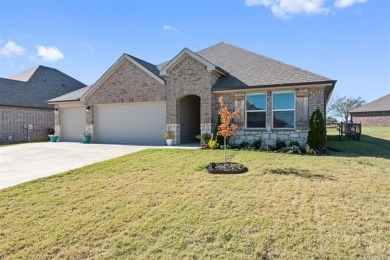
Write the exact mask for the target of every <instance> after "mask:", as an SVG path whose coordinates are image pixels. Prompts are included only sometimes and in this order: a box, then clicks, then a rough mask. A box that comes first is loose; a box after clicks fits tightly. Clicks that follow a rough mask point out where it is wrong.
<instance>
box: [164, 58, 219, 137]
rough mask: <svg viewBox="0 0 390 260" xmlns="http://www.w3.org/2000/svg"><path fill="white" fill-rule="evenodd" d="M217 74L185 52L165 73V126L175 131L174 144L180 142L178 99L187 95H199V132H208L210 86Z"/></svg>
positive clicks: (209, 122)
mask: <svg viewBox="0 0 390 260" xmlns="http://www.w3.org/2000/svg"><path fill="white" fill-rule="evenodd" d="M218 77H219V76H218V75H217V74H214V73H212V72H208V71H207V68H206V66H205V65H203V64H201V63H200V62H198V61H196V60H195V59H193V58H192V57H190V56H189V55H187V54H185V55H183V57H182V58H181V60H180V61H179V62H178V63H177V64H175V66H173V67H172V68H171V69H170V70H169V71H168V73H167V77H166V86H167V127H169V128H170V129H171V130H172V131H174V132H175V136H174V144H179V143H180V99H181V98H183V97H185V96H187V95H196V96H198V97H200V107H201V108H200V110H201V111H200V124H201V125H200V128H201V133H206V132H210V130H211V118H212V117H213V114H212V107H211V103H212V100H211V99H212V94H211V87H212V85H214V83H215V82H216V80H217V79H218Z"/></svg>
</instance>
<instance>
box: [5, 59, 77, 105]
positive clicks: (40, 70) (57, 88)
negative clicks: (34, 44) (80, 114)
mask: <svg viewBox="0 0 390 260" xmlns="http://www.w3.org/2000/svg"><path fill="white" fill-rule="evenodd" d="M82 87H85V84H83V83H81V82H80V81H78V80H76V79H74V78H72V77H70V76H68V75H66V74H65V73H63V72H61V71H59V70H56V69H53V68H49V67H45V66H38V67H35V68H32V69H29V70H27V71H23V72H21V73H19V74H16V75H14V76H12V77H9V78H0V93H1V95H0V105H3V106H21V107H34V108H52V105H49V104H47V103H46V102H45V101H47V100H49V99H52V98H55V97H58V96H60V95H63V94H65V93H69V92H71V91H74V90H76V89H79V88H82Z"/></svg>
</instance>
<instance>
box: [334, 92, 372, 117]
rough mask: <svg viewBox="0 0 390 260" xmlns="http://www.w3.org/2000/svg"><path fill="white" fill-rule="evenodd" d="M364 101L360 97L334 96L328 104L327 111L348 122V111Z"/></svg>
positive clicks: (359, 105)
mask: <svg viewBox="0 0 390 260" xmlns="http://www.w3.org/2000/svg"><path fill="white" fill-rule="evenodd" d="M365 103H366V101H364V100H363V99H362V98H361V97H358V98H352V97H347V96H343V97H339V96H335V97H334V98H332V99H331V101H330V103H329V105H328V112H329V113H330V114H332V115H333V116H336V117H341V118H342V120H343V122H348V117H349V113H350V112H351V111H352V110H354V109H355V108H358V107H361V106H362V105H364V104H365Z"/></svg>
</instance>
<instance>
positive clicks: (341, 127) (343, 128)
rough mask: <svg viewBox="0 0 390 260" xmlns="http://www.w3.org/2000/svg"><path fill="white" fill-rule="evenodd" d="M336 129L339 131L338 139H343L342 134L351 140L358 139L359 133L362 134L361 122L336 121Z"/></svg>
mask: <svg viewBox="0 0 390 260" xmlns="http://www.w3.org/2000/svg"><path fill="white" fill-rule="evenodd" d="M337 130H338V131H339V140H341V141H342V140H343V136H348V137H349V138H351V139H353V140H357V141H360V135H361V134H362V124H361V123H358V124H357V123H343V122H341V123H338V124H337Z"/></svg>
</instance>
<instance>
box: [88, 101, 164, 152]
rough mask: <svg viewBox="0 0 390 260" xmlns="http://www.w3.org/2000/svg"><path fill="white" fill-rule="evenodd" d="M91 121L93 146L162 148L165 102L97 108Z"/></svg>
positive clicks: (105, 105) (108, 105)
mask: <svg viewBox="0 0 390 260" xmlns="http://www.w3.org/2000/svg"><path fill="white" fill-rule="evenodd" d="M94 119H95V120H94V129H95V136H94V142H97V143H117V144H147V145H163V144H164V140H163V139H162V135H161V134H162V131H163V130H164V129H165V126H166V105H165V102H145V103H126V104H104V105H97V106H96V107H95V118H94Z"/></svg>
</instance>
